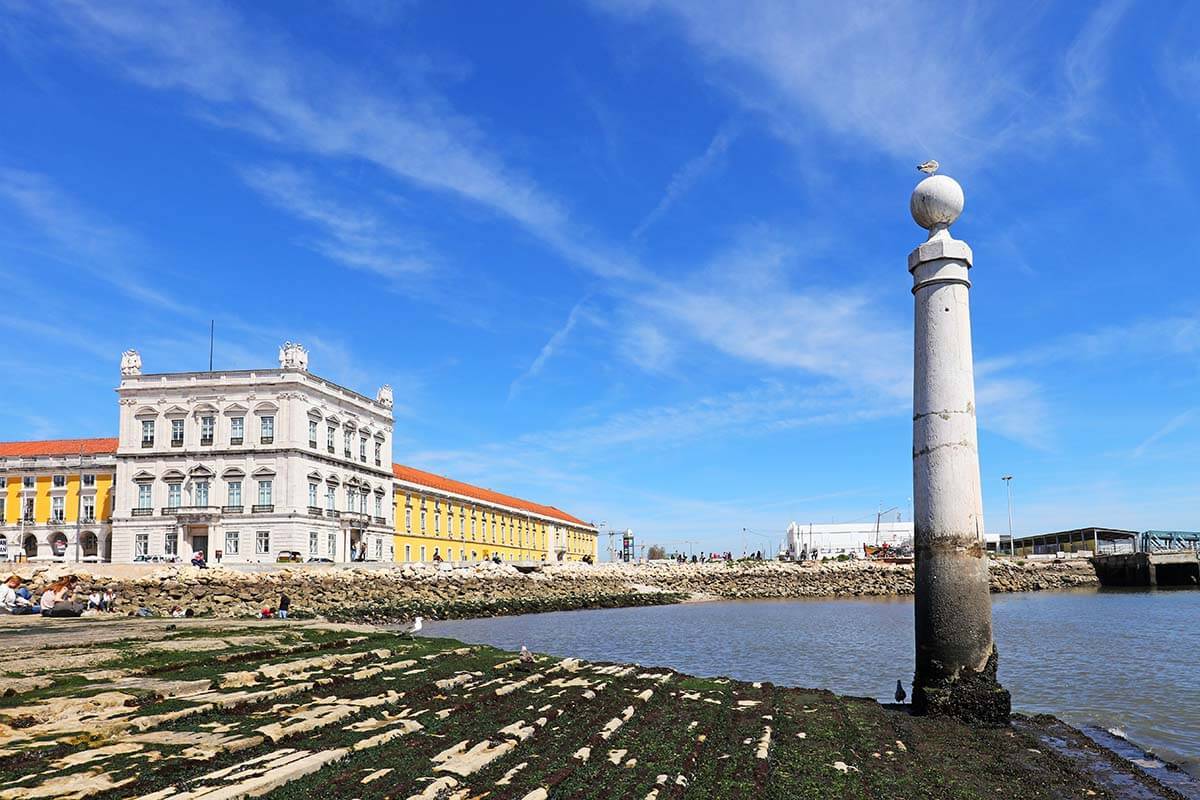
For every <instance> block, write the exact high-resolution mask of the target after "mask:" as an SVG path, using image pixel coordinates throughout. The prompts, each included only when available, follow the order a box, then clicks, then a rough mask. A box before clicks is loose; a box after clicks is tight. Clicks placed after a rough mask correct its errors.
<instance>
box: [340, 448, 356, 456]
mask: <svg viewBox="0 0 1200 800" xmlns="http://www.w3.org/2000/svg"><path fill="white" fill-rule="evenodd" d="M342 452H344V453H345V454H346V458H354V451H352V450H351V449H350V448H349V447H347V448H346V449H345V450H344V451H342Z"/></svg>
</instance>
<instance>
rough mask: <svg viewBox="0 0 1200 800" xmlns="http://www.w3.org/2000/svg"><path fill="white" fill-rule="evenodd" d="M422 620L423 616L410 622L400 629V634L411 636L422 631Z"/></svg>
mask: <svg viewBox="0 0 1200 800" xmlns="http://www.w3.org/2000/svg"><path fill="white" fill-rule="evenodd" d="M421 621H422V618H421V617H417V618H416V619H414V620H413V621H412V622H411V623H410V624H408V625H406V626H404V627H403V628H401V629H400V635H401V636H408V637H410V638H411V637H412V636H413V635H414V634H417V633H420V632H421Z"/></svg>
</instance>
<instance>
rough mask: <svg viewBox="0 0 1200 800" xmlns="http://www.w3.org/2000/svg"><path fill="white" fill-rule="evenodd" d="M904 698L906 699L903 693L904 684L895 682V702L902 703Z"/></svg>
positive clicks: (905, 694)
mask: <svg viewBox="0 0 1200 800" xmlns="http://www.w3.org/2000/svg"><path fill="white" fill-rule="evenodd" d="M906 697H908V693H907V692H905V691H904V684H903V683H901V682H900V681H896V702H897V703H903V702H904V699H905V698H906Z"/></svg>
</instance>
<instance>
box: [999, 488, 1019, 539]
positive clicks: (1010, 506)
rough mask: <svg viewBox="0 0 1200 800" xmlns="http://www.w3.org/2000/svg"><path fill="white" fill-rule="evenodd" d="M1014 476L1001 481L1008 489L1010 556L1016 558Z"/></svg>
mask: <svg viewBox="0 0 1200 800" xmlns="http://www.w3.org/2000/svg"><path fill="white" fill-rule="evenodd" d="M1012 479H1013V476H1012V475H1005V476H1004V477H1003V478H1001V479H1000V480H1002V481H1004V485H1005V486H1006V487H1008V554H1009V555H1010V556H1015V555H1016V554H1017V545H1016V542H1015V541H1014V540H1013V532H1012Z"/></svg>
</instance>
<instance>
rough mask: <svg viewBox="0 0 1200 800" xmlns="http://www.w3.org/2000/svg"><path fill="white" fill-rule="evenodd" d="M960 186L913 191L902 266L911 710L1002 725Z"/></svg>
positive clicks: (1007, 707) (1004, 696) (937, 181)
mask: <svg viewBox="0 0 1200 800" xmlns="http://www.w3.org/2000/svg"><path fill="white" fill-rule="evenodd" d="M963 205H964V198H963V193H962V187H960V186H959V185H958V183H957V182H956V181H954V179H953V178H949V177H947V176H944V175H935V176H931V177H928V178H926V179H925V180H923V181H921V183H920V184H918V185H917V188H916V189H915V190H914V191H913V195H912V201H911V204H910V207H911V211H912V215H913V219H914V220H916V222H917V224H918V225H920V226H921V227H922V228H925V229H926V230H928V231H929V238H928V240H927V241H926V242H925V243H924V244H922V245H920V246H919V247H917V249H916V250H914V251H913V252H912V253H911V254H910V255H909V257H908V269H909V272H911V273H912V276H913V290H912V291H913V296H914V298H915V341H914V344H915V348H914V358H915V364H914V373H913V506H914V512H915V535H914V539H915V542H914V544H915V548H914V549H915V575H914V579H915V583H916V587H915V588H916V597H915V604H914V605H915V615H916V673H915V676H914V678H913V708H914V710H915V711H916V712H917V713H919V714H943V715H948V716H953V717H957V718H960V719H964V720H970V721H978V722H986V723H992V724H1007V723H1008V719H1009V714H1010V711H1011V702H1010V699H1009V695H1008V692H1007V691H1005V690H1004V689H1003V688H1002V687H1001V686H1000V685H999V683H998V682H997V680H996V665H997V655H996V650H995V646H994V644H993V642H992V609H991V597H990V596H989V594H988V565H987V553H986V551H985V549H984V541H983V532H984V525H983V501H982V493H981V489H980V483H979V453H978V437H977V433H976V424H975V376H974V365H973V359H972V353H971V317H970V307H969V301H968V294H967V292H968V290H969V289H970V286H971V282H970V280H969V279H968V277H967V271H968V270H969V269H970V268H971V259H972V254H971V248H970V247H968V246H967V244H966V242H962V241H959V240H957V239H954V238H953V237H952V236H951V235H950V225H951V224H953V223H954V221H955V220H956V219H958V216H959V214H961V213H962V209H963Z"/></svg>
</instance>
